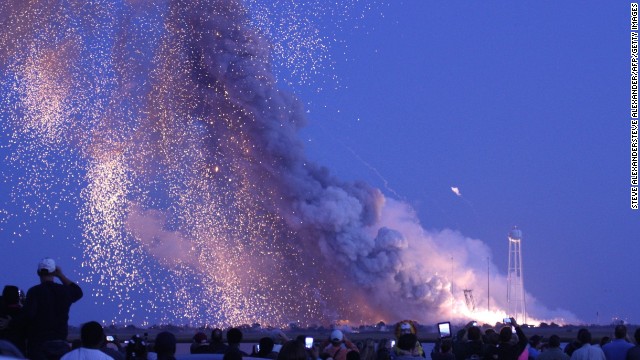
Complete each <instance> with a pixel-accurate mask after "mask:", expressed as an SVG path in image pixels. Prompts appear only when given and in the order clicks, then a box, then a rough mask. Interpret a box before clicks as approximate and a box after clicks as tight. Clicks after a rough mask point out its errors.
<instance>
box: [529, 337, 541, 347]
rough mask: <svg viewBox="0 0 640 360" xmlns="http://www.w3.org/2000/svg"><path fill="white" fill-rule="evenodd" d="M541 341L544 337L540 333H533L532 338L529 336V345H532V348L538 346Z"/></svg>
mask: <svg viewBox="0 0 640 360" xmlns="http://www.w3.org/2000/svg"><path fill="white" fill-rule="evenodd" d="M541 341H542V337H541V336H540V335H533V336H532V337H531V338H529V345H531V347H532V348H538V346H540V342H541Z"/></svg>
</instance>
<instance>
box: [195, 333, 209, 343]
mask: <svg viewBox="0 0 640 360" xmlns="http://www.w3.org/2000/svg"><path fill="white" fill-rule="evenodd" d="M193 342H194V343H196V344H204V343H206V342H207V334H205V333H203V332H197V333H196V334H195V335H194V336H193Z"/></svg>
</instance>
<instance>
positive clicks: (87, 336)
mask: <svg viewBox="0 0 640 360" xmlns="http://www.w3.org/2000/svg"><path fill="white" fill-rule="evenodd" d="M80 340H82V347H85V348H89V349H99V348H100V347H101V346H102V344H103V341H104V330H103V329H102V325H100V324H99V323H97V322H95V321H89V322H88V323H86V324H84V325H82V328H80Z"/></svg>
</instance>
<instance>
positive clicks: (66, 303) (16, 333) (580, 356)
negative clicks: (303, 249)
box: [0, 258, 640, 360]
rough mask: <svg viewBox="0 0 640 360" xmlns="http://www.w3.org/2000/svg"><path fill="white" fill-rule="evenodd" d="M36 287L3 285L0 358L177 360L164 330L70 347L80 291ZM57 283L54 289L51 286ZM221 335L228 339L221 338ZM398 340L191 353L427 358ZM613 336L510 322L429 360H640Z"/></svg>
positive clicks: (199, 345) (93, 330)
mask: <svg viewBox="0 0 640 360" xmlns="http://www.w3.org/2000/svg"><path fill="white" fill-rule="evenodd" d="M37 274H38V277H39V278H40V283H39V284H37V285H35V286H33V287H32V288H30V289H29V290H28V291H27V293H26V295H25V294H24V293H23V292H22V291H20V290H19V289H18V288H17V287H16V286H12V285H7V286H5V287H4V289H3V292H2V299H1V300H0V359H2V358H29V359H35V360H41V359H52V360H86V359H96V360H110V359H113V360H171V359H176V346H177V343H176V337H175V335H174V334H172V333H170V332H167V331H164V332H161V333H159V334H157V335H156V337H155V339H153V340H149V339H148V338H147V336H146V334H145V336H144V337H141V336H138V335H136V336H133V337H132V338H131V339H129V340H126V341H122V342H121V341H120V340H119V339H117V338H115V337H112V336H106V335H105V332H104V329H103V327H102V325H100V323H98V322H95V321H90V322H87V323H85V324H83V325H82V327H81V329H80V339H79V340H78V341H74V342H73V343H71V344H70V343H69V342H68V340H67V337H68V319H69V310H70V308H71V305H72V304H73V303H74V302H76V301H78V300H79V299H80V298H82V296H83V293H82V289H80V287H79V286H78V285H77V284H76V283H74V282H72V281H71V280H69V279H68V278H67V277H66V276H65V275H64V273H63V272H62V270H61V269H60V267H59V266H56V264H55V261H54V260H53V259H50V258H45V259H42V260H41V261H40V262H39V263H38V270H37ZM55 279H58V280H59V283H58V282H56V281H55ZM225 335H226V336H225ZM394 335H395V339H382V340H380V341H377V342H376V341H374V340H373V339H366V340H365V341H359V342H357V343H353V342H352V341H350V340H349V339H348V338H347V336H346V334H344V333H343V332H342V331H340V330H333V331H332V332H331V333H330V334H329V336H328V337H327V338H326V339H321V340H320V341H316V340H315V339H313V338H312V337H308V336H304V335H301V336H298V337H297V338H295V339H289V338H287V336H286V335H285V334H284V333H283V332H282V331H277V332H276V333H274V334H273V335H272V336H266V337H263V338H261V339H260V341H259V343H258V344H256V345H254V346H253V349H252V351H251V353H250V354H249V353H246V352H244V351H242V350H241V348H240V344H241V343H242V340H243V333H242V331H241V330H240V329H238V328H230V329H228V330H227V331H226V334H225V333H224V332H223V330H222V329H217V328H216V329H213V330H212V331H211V335H210V337H208V336H207V334H205V333H204V332H198V333H196V334H195V335H194V336H193V342H192V344H191V347H190V354H189V355H186V354H185V355H179V356H178V358H179V359H186V358H189V357H191V358H193V359H194V360H195V359H196V358H199V359H202V360H205V359H216V360H220V359H221V360H242V359H243V358H245V357H251V358H262V359H274V360H419V359H420V358H426V357H427V354H426V353H425V351H424V349H423V347H422V345H421V343H420V341H419V340H418V336H417V327H416V324H415V322H413V321H410V320H403V321H400V322H398V323H397V324H396V326H395V334H394ZM613 335H614V338H613V339H610V338H608V337H605V338H603V339H601V340H600V341H599V342H597V343H596V342H594V341H593V339H592V337H591V333H590V332H589V330H588V329H580V330H579V331H578V333H577V337H576V339H575V340H574V341H572V342H570V343H568V344H567V345H566V346H565V347H564V349H562V348H561V344H560V338H559V337H558V336H557V335H552V336H550V337H549V339H546V341H545V339H543V338H542V337H540V336H538V335H533V336H531V338H527V336H526V335H525V333H524V331H523V329H522V328H521V327H520V326H519V325H518V324H517V323H516V321H515V319H513V318H511V319H509V323H505V326H503V327H502V328H500V329H499V330H498V331H496V330H494V329H486V330H485V331H484V332H483V331H482V330H481V328H480V327H478V326H477V325H476V324H475V322H470V323H469V324H467V325H466V326H465V327H464V328H463V329H461V330H460V331H458V332H457V334H455V336H454V335H452V334H451V332H450V329H447V331H445V332H441V337H440V338H439V339H438V340H437V341H436V343H435V345H434V347H433V350H432V351H431V353H430V357H431V359H432V360H640V345H637V344H640V328H639V329H636V331H635V334H634V338H635V344H636V345H634V344H633V343H632V342H631V341H630V339H629V338H628V334H627V328H626V326H624V325H618V326H616V327H615V331H614V334H613Z"/></svg>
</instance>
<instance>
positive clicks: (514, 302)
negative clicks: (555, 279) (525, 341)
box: [507, 226, 527, 324]
mask: <svg viewBox="0 0 640 360" xmlns="http://www.w3.org/2000/svg"><path fill="white" fill-rule="evenodd" d="M508 238H509V270H508V272H507V303H508V304H509V314H508V315H509V316H510V317H513V318H514V319H515V320H516V321H517V322H518V323H519V324H526V323H527V308H526V305H525V299H524V282H523V279H522V251H521V248H520V241H521V240H522V231H520V229H518V228H517V227H515V226H514V227H513V229H512V230H511V231H510V232H509V235H508Z"/></svg>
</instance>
